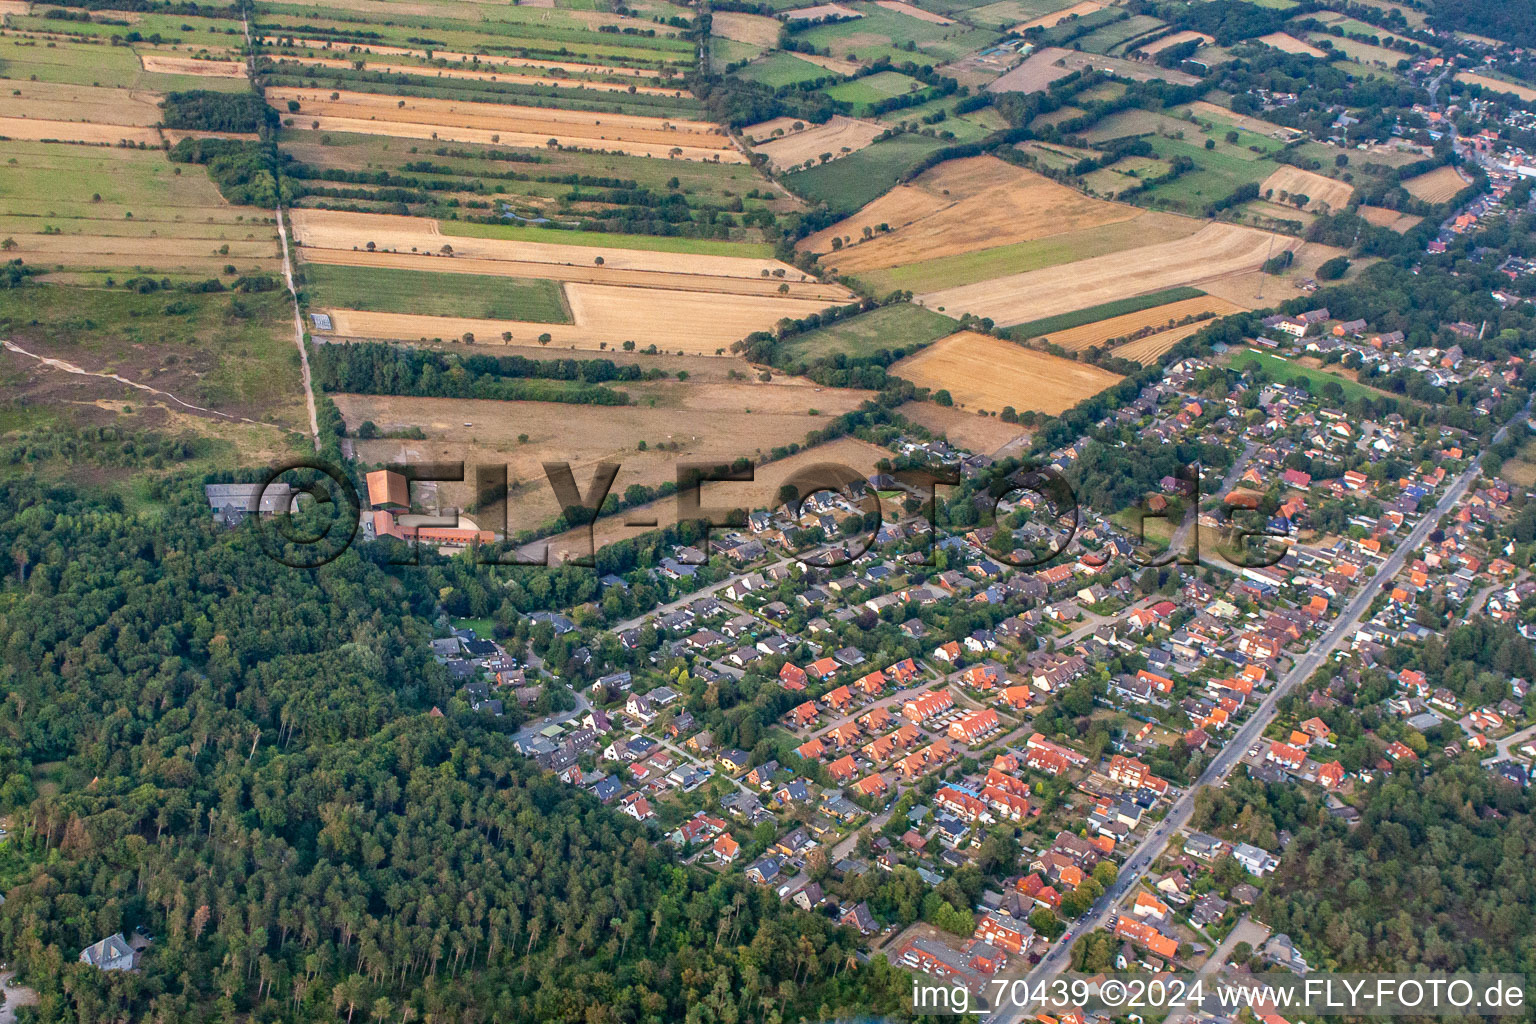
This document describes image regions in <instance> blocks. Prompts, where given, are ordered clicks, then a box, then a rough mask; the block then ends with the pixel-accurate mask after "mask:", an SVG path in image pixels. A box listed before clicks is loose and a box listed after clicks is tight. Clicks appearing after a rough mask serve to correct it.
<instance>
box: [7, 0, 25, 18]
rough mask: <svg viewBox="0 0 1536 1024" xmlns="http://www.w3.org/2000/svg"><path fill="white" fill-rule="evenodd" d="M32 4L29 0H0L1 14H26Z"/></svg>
mask: <svg viewBox="0 0 1536 1024" xmlns="http://www.w3.org/2000/svg"><path fill="white" fill-rule="evenodd" d="M31 6H32V5H31V4H30V3H28V2H27V0H0V14H15V15H17V16H21V15H25V14H26V13H27V10H28V9H29V8H30V7H31Z"/></svg>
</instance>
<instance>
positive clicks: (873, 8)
mask: <svg viewBox="0 0 1536 1024" xmlns="http://www.w3.org/2000/svg"><path fill="white" fill-rule="evenodd" d="M848 6H849V7H851V8H852V9H855V10H857V11H858V12H859V13H860V14H862V15H863V17H861V18H859V19H857V20H855V21H843V22H837V23H835V24H830V25H826V24H824V25H816V26H813V27H811V28H808V29H805V30H803V31H801V32H799V33H797V38H799V39H800V40H801V41H803V42H806V43H809V44H810V45H812V46H814V47H815V48H816V50H817V52H818V53H819V52H830V53H831V55H832V56H834V57H840V58H843V59H845V60H852V59H854V56H855V55H856V56H857V58H858V60H859V61H860V62H861V63H868V62H870V61H874V60H877V59H879V58H880V57H881V56H888V57H890V58H891V62H892V63H893V64H900V63H901V62H902V61H903V60H909V61H915V62H918V63H928V64H942V63H944V62H945V61H950V60H956V59H958V58H959V57H962V56H964V55H965V54H967V53H969V52H970V51H972V50H976V49H979V48H980V47H983V46H986V45H988V44H989V43H991V42H993V41H994V39H995V38H996V36H995V35H993V33H992V32H990V31H989V30H986V29H977V28H972V27H971V26H970V25H965V24H959V23H956V24H947V25H938V24H934V23H933V22H931V21H929V20H927V19H923V18H914V17H911V16H909V15H907V14H905V13H903V12H900V11H893V10H890V9H888V8H885V7H881V6H879V5H877V4H873V3H852V4H849V5H848ZM909 43H910V44H911V45H912V47H913V49H911V50H908V49H907V45H908V44H909Z"/></svg>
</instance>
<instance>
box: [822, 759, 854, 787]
mask: <svg viewBox="0 0 1536 1024" xmlns="http://www.w3.org/2000/svg"><path fill="white" fill-rule="evenodd" d="M827 774H828V775H830V776H832V778H833V779H834V780H836V781H837V782H846V781H848V780H849V779H851V778H853V777H854V776H855V775H857V774H859V766H858V763H857V762H856V761H854V759H853V755H851V754H845V755H843V756H842V757H840V758H838V759H837V760H836V761H833V762H832V763H831V764H829V765H827Z"/></svg>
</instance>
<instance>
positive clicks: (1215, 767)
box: [988, 402, 1531, 1024]
mask: <svg viewBox="0 0 1536 1024" xmlns="http://www.w3.org/2000/svg"><path fill="white" fill-rule="evenodd" d="M1530 411H1531V403H1529V402H1527V403H1526V406H1525V408H1524V409H1523V410H1521V412H1520V413H1519V414H1518V415H1517V416H1516V417H1515V418H1514V419H1512V420H1511V421H1510V422H1509V423H1506V424H1505V425H1504V426H1502V427H1500V428H1499V431H1498V433H1496V434H1495V435H1494V438H1493V440H1494V443H1495V444H1496V443H1498V442H1499V441H1502V440H1503V439H1504V436H1505V434H1507V433H1508V431H1509V429H1510V427H1511V426H1513V425H1514V424H1516V423H1519V422H1520V421H1522V420H1524V419H1525V418H1526V417H1527V416H1529V414H1530ZM1481 463H1482V456H1481V455H1479V456H1478V457H1477V458H1476V459H1474V460H1473V461H1472V464H1471V465H1470V466H1468V467H1467V469H1466V470H1465V471H1464V472H1462V474H1461V475H1460V476H1458V477H1457V478H1456V479H1455V480H1453V481H1452V482H1451V485H1450V486H1449V487H1447V488H1446V489H1445V493H1444V495H1443V496H1441V498H1440V501H1439V502H1438V503H1437V504H1436V505H1435V507H1434V508H1433V509H1431V510H1430V511H1429V512H1428V513H1427V514H1426V515H1424V516H1423V518H1421V519H1420V520H1419V522H1418V525H1416V526H1415V527H1414V528H1413V530H1412V531H1411V532H1410V533H1409V534H1408V536H1407V537H1405V538H1403V541H1402V543H1400V544H1399V545H1398V546H1397V547H1396V548H1395V549H1394V550H1393V552H1392V554H1391V555H1389V556H1388V557H1387V558H1386V560H1385V561H1383V562H1382V563H1381V567H1380V568H1379V569H1377V570H1376V573H1375V574H1374V575H1373V576H1371V578H1370V580H1369V581H1368V582H1367V583H1366V584H1365V585H1364V586H1363V587H1361V588H1360V590H1359V591H1358V592H1357V593H1356V594H1355V596H1354V598H1352V599H1351V600H1350V601H1349V603H1348V604H1347V605H1345V607H1344V611H1343V613H1342V614H1341V615H1340V616H1339V617H1338V618H1337V619H1336V620H1335V621H1334V623H1333V625H1332V626H1331V627H1330V628H1329V629H1328V631H1327V632H1326V633H1324V634H1323V636H1322V637H1321V639H1320V640H1319V641H1318V644H1317V646H1315V647H1313V648H1312V649H1311V650H1310V651H1308V652H1307V653H1306V654H1303V655H1302V656H1301V657H1300V658H1299V659H1297V661H1296V664H1295V665H1294V666H1293V667H1292V668H1291V670H1290V671H1289V672H1287V673H1286V674H1285V675H1284V676H1283V677H1281V679H1280V681H1279V682H1278V683H1276V684H1275V688H1274V689H1273V690H1271V691H1270V692H1269V694H1268V695H1267V696H1266V697H1265V698H1264V699H1263V701H1262V702H1260V704H1259V706H1258V708H1256V709H1255V710H1254V713H1253V714H1252V715H1251V716H1249V718H1248V721H1246V722H1244V723H1243V725H1242V727H1241V728H1240V729H1238V731H1237V734H1236V735H1235V736H1233V737H1232V739H1231V741H1230V742H1228V743H1227V744H1226V745H1225V746H1224V747H1222V748H1221V751H1220V752H1219V753H1217V755H1216V757H1215V759H1214V760H1212V761H1211V763H1210V765H1209V766H1208V767H1207V768H1206V769H1205V771H1204V772H1202V773H1201V775H1200V778H1199V779H1198V780H1196V782H1195V784H1194V785H1193V786H1191V787H1189V788H1188V789H1187V790H1185V791H1184V792H1183V794H1182V795H1180V796H1179V798H1178V799H1177V800H1175V801H1174V803H1173V806H1172V807H1171V808H1170V809H1169V811H1168V815H1167V817H1165V818H1164V819H1163V820H1162V821H1161V822H1159V823H1158V825H1157V827H1156V828H1155V829H1153V830H1152V833H1151V834H1150V835H1148V836H1147V837H1146V838H1145V839H1143V840H1142V841H1141V843H1140V844H1139V845H1138V846H1137V847H1136V849H1135V851H1134V852H1133V853H1132V854H1131V855H1130V858H1129V859H1128V860H1127V861H1126V862H1125V864H1124V865H1122V867H1121V869H1120V874H1119V877H1117V878H1116V879H1115V882H1114V884H1113V885H1111V886H1110V887H1109V888H1108V889H1107V890H1106V891H1105V893H1104V895H1103V896H1101V897H1099V899H1098V901H1097V902H1096V903H1094V905H1093V906H1092V907H1091V908H1090V909H1089V911H1088V912H1087V913H1086V914H1084V915H1083V916H1082V917H1080V918H1078V920H1076V921H1074V922H1073V923H1072V926H1071V927H1070V928H1068V929H1067V931H1066V933H1065V934H1064V935H1063V936H1062V937H1061V938H1060V939H1059V940H1057V942H1056V944H1055V945H1054V946H1053V947H1052V948H1051V951H1050V952H1049V953H1047V954H1046V955H1045V957H1044V959H1042V960H1041V961H1040V963H1038V964H1037V965H1035V968H1034V970H1032V971H1030V972H1029V974H1028V975H1026V980H1027V982H1028V984H1027V985H1026V986H1021V987H1022V988H1023V990H1024V991H1025V992H1030V991H1033V990H1034V989H1035V987H1036V986H1038V985H1039V984H1040V983H1041V982H1042V981H1045V980H1046V979H1048V978H1050V977H1051V976H1052V975H1055V974H1059V973H1061V972H1062V971H1064V970H1066V969H1067V968H1068V966H1069V957H1070V953H1071V949H1072V944H1073V943H1074V942H1075V941H1077V939H1078V938H1080V937H1081V936H1083V935H1086V934H1088V933H1089V932H1091V931H1093V930H1094V929H1096V928H1100V927H1102V926H1103V925H1104V923H1105V921H1107V920H1108V919H1109V916H1110V914H1111V913H1112V912H1113V911H1114V908H1115V907H1116V906H1118V905H1119V903H1120V901H1121V900H1122V899H1123V898H1124V897H1125V894H1126V893H1128V892H1131V891H1132V890H1133V889H1134V887H1135V886H1136V885H1137V883H1138V882H1140V881H1141V879H1142V877H1143V876H1144V875H1145V874H1146V873H1147V871H1148V869H1149V868H1151V866H1152V863H1153V862H1154V861H1155V860H1157V858H1158V855H1159V854H1161V853H1162V851H1163V848H1164V847H1165V846H1166V845H1167V844H1168V840H1169V839H1170V838H1172V837H1173V836H1174V835H1175V834H1176V833H1177V832H1178V830H1179V829H1180V828H1182V827H1183V826H1184V825H1185V824H1186V823H1187V822H1188V821H1189V819H1190V816H1191V815H1192V814H1193V813H1194V809H1195V794H1196V793H1198V792H1199V791H1200V790H1201V789H1203V788H1205V787H1207V786H1213V785H1218V784H1220V783H1221V782H1223V781H1224V780H1225V779H1226V777H1227V776H1228V775H1229V774H1231V772H1232V769H1233V768H1235V767H1236V766H1237V764H1238V762H1239V760H1240V759H1241V758H1242V757H1243V755H1244V754H1245V753H1247V751H1248V749H1249V748H1250V747H1252V746H1253V744H1254V742H1255V741H1256V740H1258V739H1259V738H1260V737H1261V736H1262V735H1263V734H1264V730H1265V728H1266V727H1267V726H1268V725H1269V723H1270V722H1272V721H1273V720H1274V718H1275V709H1276V708H1277V707H1278V706H1279V703H1280V699H1281V698H1282V697H1284V696H1285V695H1286V694H1287V693H1289V692H1290V691H1291V690H1293V689H1295V688H1296V686H1297V685H1299V684H1300V683H1302V682H1303V681H1305V680H1307V679H1310V678H1311V677H1312V674H1313V673H1314V672H1316V671H1317V670H1318V668H1319V667H1321V666H1322V664H1323V662H1324V661H1326V660H1327V659H1328V658H1329V656H1331V655H1332V654H1333V652H1334V651H1336V650H1338V648H1339V646H1340V645H1341V644H1343V643H1344V641H1345V640H1347V639H1348V638H1349V637H1350V636H1351V635H1352V634H1353V633H1354V631H1355V627H1356V626H1358V625H1359V624H1360V620H1361V619H1362V618H1364V617H1365V613H1366V611H1367V610H1368V609H1369V608H1370V606H1371V600H1372V598H1374V597H1375V596H1376V593H1377V591H1378V590H1379V589H1380V587H1381V585H1382V584H1383V583H1386V582H1387V581H1389V580H1391V579H1392V577H1394V576H1396V575H1397V573H1398V571H1399V570H1401V569H1402V567H1403V563H1404V562H1405V561H1406V560H1407V558H1408V556H1409V555H1410V554H1411V553H1412V552H1413V551H1415V550H1417V549H1418V548H1419V546H1420V545H1421V544H1423V543H1424V538H1426V537H1428V536H1429V534H1430V531H1432V530H1433V529H1434V528H1435V526H1436V524H1437V523H1439V521H1440V519H1441V517H1442V516H1444V515H1445V514H1446V513H1448V512H1449V511H1450V510H1451V508H1452V507H1453V506H1454V505H1455V504H1456V502H1458V501H1460V500H1461V497H1462V495H1464V494H1465V493H1466V492H1467V488H1468V487H1470V486H1471V485H1472V481H1473V480H1475V479H1476V478H1477V474H1478V467H1479V466H1480V465H1481ZM1033 1008H1034V1007H1033V1004H1032V1003H1031V1004H1030V1005H1022V1006H1001V1007H997V1008H996V1012H995V1013H993V1014H992V1015H991V1016H990V1017H989V1018H988V1021H989V1022H991V1024H1015V1022H1018V1021H1022V1020H1024V1019H1026V1018H1027V1017H1028V1016H1029V1015H1030V1012H1031V1011H1032V1010H1033Z"/></svg>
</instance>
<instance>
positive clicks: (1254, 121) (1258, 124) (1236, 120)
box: [1189, 100, 1304, 139]
mask: <svg viewBox="0 0 1536 1024" xmlns="http://www.w3.org/2000/svg"><path fill="white" fill-rule="evenodd" d="M1189 111H1190V113H1192V114H1194V115H1195V116H1196V117H1198V118H1202V119H1205V120H1210V121H1217V122H1219V123H1221V124H1229V125H1231V126H1232V127H1234V128H1241V129H1243V130H1244V131H1249V132H1257V133H1258V134H1260V135H1268V136H1270V137H1271V138H1287V139H1293V138H1296V137H1297V136H1299V135H1302V134H1304V133H1303V132H1301V131H1299V130H1297V129H1295V128H1287V127H1285V126H1284V125H1279V124H1275V122H1273V121H1265V120H1264V119H1263V118H1258V117H1252V116H1250V115H1248V114H1239V113H1237V112H1236V111H1234V110H1228V109H1227V108H1226V107H1223V106H1221V105H1219V104H1216V103H1212V102H1211V101H1210V100H1195V102H1193V103H1191V104H1190V105H1189Z"/></svg>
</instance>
